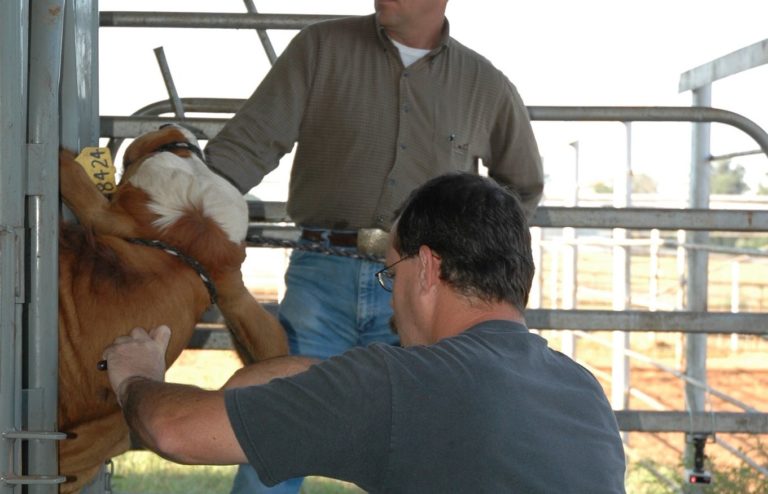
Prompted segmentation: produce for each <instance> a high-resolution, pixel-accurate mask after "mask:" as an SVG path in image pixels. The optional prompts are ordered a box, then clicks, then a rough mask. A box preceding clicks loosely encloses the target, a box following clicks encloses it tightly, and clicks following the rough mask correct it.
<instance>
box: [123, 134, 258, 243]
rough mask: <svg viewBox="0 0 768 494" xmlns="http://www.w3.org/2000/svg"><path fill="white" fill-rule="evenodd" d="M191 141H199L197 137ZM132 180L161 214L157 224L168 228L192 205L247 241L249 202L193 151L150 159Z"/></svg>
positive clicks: (234, 238) (233, 236)
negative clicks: (187, 156)
mask: <svg viewBox="0 0 768 494" xmlns="http://www.w3.org/2000/svg"><path fill="white" fill-rule="evenodd" d="M183 131H184V132H185V135H186V134H187V133H188V134H189V136H188V138H189V140H190V142H192V143H193V144H196V143H197V141H196V140H195V138H194V136H192V135H191V133H189V131H186V129H183ZM129 182H130V183H131V184H133V185H134V186H135V187H138V188H140V189H142V190H144V191H145V192H146V193H147V194H149V197H150V203H149V208H150V210H152V211H153V212H154V213H156V214H157V215H159V216H160V217H159V218H158V219H157V220H155V222H154V226H155V227H157V228H159V229H161V230H162V229H165V228H168V227H170V226H171V225H173V224H174V223H175V222H176V221H177V220H178V219H179V218H181V216H183V215H184V213H185V212H186V211H188V210H190V209H192V208H194V209H198V210H199V211H201V212H202V214H203V215H204V216H206V217H208V218H210V219H212V220H213V221H215V222H216V223H217V224H218V225H219V226H220V227H221V228H222V230H224V232H225V233H226V234H227V236H228V237H229V239H230V240H231V241H232V242H235V243H240V242H242V241H243V240H245V235H246V233H247V231H248V205H247V204H246V202H245V198H244V197H243V195H242V194H241V193H240V191H239V190H237V189H236V188H235V187H234V186H233V185H232V184H230V183H229V182H227V181H226V180H225V179H223V178H222V177H220V176H219V175H216V174H215V173H213V172H212V171H211V170H210V169H209V168H208V167H207V166H206V165H205V163H203V162H202V161H201V160H200V159H199V158H198V157H197V156H195V155H194V154H193V155H192V156H190V157H189V158H181V157H179V156H176V155H175V154H173V153H170V152H162V153H157V154H155V155H153V156H151V157H149V158H147V159H146V160H145V161H144V162H143V163H142V164H141V166H140V167H139V169H138V170H137V171H136V173H134V174H133V176H131V177H130V179H129Z"/></svg>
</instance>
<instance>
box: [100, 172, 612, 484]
mask: <svg viewBox="0 0 768 494" xmlns="http://www.w3.org/2000/svg"><path fill="white" fill-rule="evenodd" d="M533 273H534V266H533V261H532V257H531V248H530V235H529V232H528V227H527V224H526V221H525V215H524V213H523V210H522V208H521V207H520V203H519V201H518V200H517V198H516V197H515V196H514V195H512V194H511V193H509V192H507V191H505V190H504V189H503V188H501V187H499V186H498V185H496V184H495V183H494V182H493V181H492V180H490V179H487V178H482V177H478V176H476V175H468V174H450V175H444V176H442V177H438V178H435V179H433V180H431V181H429V182H427V183H426V184H425V185H424V186H422V187H420V188H419V189H417V190H416V191H415V192H414V193H413V194H412V195H411V196H410V197H409V199H408V200H407V201H406V203H405V205H404V208H403V209H402V212H401V213H400V214H399V215H398V217H397V220H396V222H395V224H394V227H393V231H392V233H391V234H390V247H389V250H388V253H387V267H385V268H384V269H383V270H381V271H380V272H379V273H378V274H377V278H378V280H379V283H380V284H381V286H382V288H384V289H387V290H391V291H392V305H393V309H394V314H395V315H394V318H393V328H395V329H396V331H397V332H398V334H399V336H400V338H401V341H402V343H403V345H404V347H405V348H395V347H389V346H385V345H378V344H375V345H372V346H370V347H367V348H361V349H355V350H352V351H349V352H347V353H345V354H343V355H341V356H339V357H333V358H331V359H329V360H327V361H324V362H321V363H316V362H313V361H310V360H308V359H304V358H301V357H282V358H278V359H273V360H268V361H265V362H262V363H259V364H255V365H253V366H249V367H245V368H243V369H241V370H240V371H238V372H237V373H236V374H235V375H234V376H233V377H232V378H231V379H230V381H229V382H228V383H227V386H226V388H227V389H226V390H225V391H204V390H200V389H197V388H194V387H190V386H182V385H175V384H166V383H163V382H162V379H163V372H164V368H163V353H164V351H165V346H166V345H167V341H168V338H169V334H170V331H169V329H168V328H167V327H166V326H161V327H159V328H156V329H154V330H153V331H152V332H151V333H149V334H147V333H146V332H145V331H144V330H140V329H137V330H134V332H133V333H132V335H131V336H130V337H123V338H121V339H119V340H118V341H117V342H116V343H115V344H113V345H112V346H110V347H109V348H107V350H105V358H106V359H107V360H108V364H109V373H110V380H111V383H112V386H113V388H114V389H115V392H116V393H117V396H118V400H119V401H120V403H122V404H123V407H124V411H125V416H126V419H127V420H128V423H129V425H130V426H131V428H132V429H133V430H134V431H135V432H136V433H137V435H138V436H139V437H140V438H141V439H142V441H143V442H144V444H145V445H146V446H147V447H149V448H150V449H152V450H154V451H157V452H158V453H160V454H161V455H163V456H165V457H168V458H171V459H173V460H176V461H179V462H182V463H242V462H244V461H246V460H247V461H249V462H250V463H251V464H252V465H253V466H254V467H255V468H256V470H257V471H258V473H259V476H260V478H261V479H262V480H264V481H265V482H267V483H277V482H280V481H282V480H285V479H287V478H291V477H296V476H302V475H324V476H328V477H334V478H339V479H343V480H347V481H351V482H354V483H356V484H357V485H359V486H361V487H362V488H364V489H366V490H368V491H370V492H414V493H432V492H440V493H442V492H491V493H497V492H525V493H535V492H540V493H550V492H584V493H602V492H605V493H622V492H624V485H623V479H624V469H625V463H624V453H623V448H622V443H621V440H620V437H619V431H618V427H617V424H616V420H615V418H614V416H613V413H612V411H611V408H610V405H609V404H608V401H607V399H606V397H605V394H604V392H603V390H602V388H601V387H600V385H599V384H598V382H597V381H596V380H595V378H594V377H593V376H592V375H591V374H590V373H589V372H588V371H586V370H585V369H584V368H583V367H581V366H579V365H578V364H576V363H575V362H573V361H572V360H571V359H569V358H568V357H566V356H564V355H562V354H560V353H558V352H556V351H553V350H551V349H549V348H548V347H547V344H546V341H545V340H543V339H542V338H540V337H539V336H537V335H533V334H531V333H530V332H528V330H527V328H526V327H525V321H524V317H523V311H524V308H525V305H526V303H527V299H528V292H529V290H530V286H531V280H532V278H533ZM329 282H330V281H329ZM275 377H277V378H276V379H272V378H275Z"/></svg>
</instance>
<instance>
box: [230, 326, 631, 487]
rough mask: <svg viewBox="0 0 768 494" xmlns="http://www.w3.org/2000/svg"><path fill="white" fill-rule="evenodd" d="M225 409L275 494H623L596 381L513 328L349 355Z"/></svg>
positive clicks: (246, 392)
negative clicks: (332, 493)
mask: <svg viewBox="0 0 768 494" xmlns="http://www.w3.org/2000/svg"><path fill="white" fill-rule="evenodd" d="M226 405H227V412H228V414H229V418H230V421H231V422H232V426H233V428H234V430H235V433H236V435H237V437H238V439H239V441H240V445H241V446H242V448H243V450H244V451H245V453H246V455H247V456H248V459H249V461H250V463H251V464H252V465H253V466H254V467H255V468H256V470H257V471H258V473H259V476H260V478H261V479H262V481H264V482H265V483H267V484H268V485H271V484H274V483H277V482H279V481H282V480H285V479H288V478H291V477H299V476H304V475H322V476H325V477H332V478H337V479H342V480H347V481H350V482H354V483H356V484H357V485H359V486H360V487H362V488H363V489H365V490H367V491H369V492H397V493H401V492H402V493H408V492H412V493H420V494H423V493H432V492H435V493H438V492H439V493H449V492H459V493H463V492H472V493H479V492H489V493H499V492H524V493H537V492H540V493H552V492H577V493H582V492H583V493H590V494H596V493H621V492H624V468H625V465H624V452H623V447H622V443H621V439H620V437H619V431H618V427H617V424H616V419H615V417H614V415H613V412H612V410H611V407H610V405H609V403H608V401H607V399H606V397H605V393H604V392H603V390H602V388H601V386H600V385H599V383H598V382H597V380H596V379H595V378H594V377H593V376H592V374H590V373H589V372H588V371H587V370H586V369H584V368H583V367H581V366H580V365H578V364H577V363H575V362H574V361H573V360H571V359H569V358H568V357H566V356H565V355H563V354H561V353H559V352H556V351H553V350H551V349H549V348H548V347H547V342H546V340H544V339H543V338H541V337H539V336H538V335H535V334H532V333H530V332H529V331H528V330H527V329H526V328H525V327H524V326H522V325H519V324H516V323H512V322H508V321H490V322H485V323H482V324H479V325H477V326H475V327H473V328H471V329H469V330H467V331H465V332H464V333H462V334H460V335H458V336H455V337H452V338H448V339H445V340H442V341H440V342H438V343H436V344H434V345H430V346H417V347H409V348H399V347H391V346H385V345H380V344H374V345H371V346H370V347H367V348H360V349H354V350H351V351H348V352H346V353H345V354H343V355H341V356H338V357H333V358H331V359H329V360H327V361H325V362H323V363H320V364H318V365H315V366H313V367H312V368H311V369H309V370H308V371H306V372H304V373H302V374H299V375H296V376H293V377H290V378H285V379H275V380H273V381H271V382H270V383H269V384H267V385H264V386H255V387H250V388H241V389H234V390H230V391H227V393H226Z"/></svg>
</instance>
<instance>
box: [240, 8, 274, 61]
mask: <svg viewBox="0 0 768 494" xmlns="http://www.w3.org/2000/svg"><path fill="white" fill-rule="evenodd" d="M243 2H244V3H245V8H246V10H248V13H249V14H258V13H259V12H258V11H257V10H256V5H254V3H253V0H243ZM256 33H257V34H258V35H259V39H260V40H261V46H262V47H263V48H264V53H266V54H267V59H269V64H270V65H274V64H275V60H277V55H276V54H275V49H274V48H273V47H272V41H270V39H269V34H268V33H267V30H266V29H257V30H256Z"/></svg>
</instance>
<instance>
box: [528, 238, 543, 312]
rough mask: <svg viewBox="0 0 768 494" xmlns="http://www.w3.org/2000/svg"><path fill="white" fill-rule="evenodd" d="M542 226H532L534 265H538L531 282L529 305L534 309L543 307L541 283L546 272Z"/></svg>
mask: <svg viewBox="0 0 768 494" xmlns="http://www.w3.org/2000/svg"><path fill="white" fill-rule="evenodd" d="M542 232H543V230H542V228H541V227H538V226H533V227H531V251H532V253H533V265H534V266H536V273H535V275H534V277H533V283H531V292H530V293H529V294H528V307H530V308H532V309H540V308H541V298H542V293H541V284H542V273H543V272H544V268H543V264H542V260H543V256H542V252H543V247H542V246H541V239H542Z"/></svg>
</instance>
